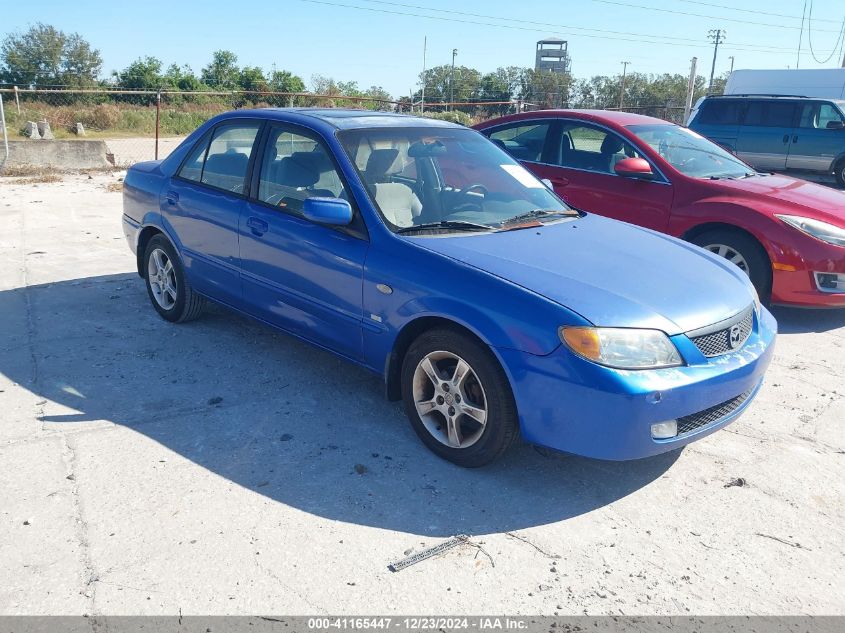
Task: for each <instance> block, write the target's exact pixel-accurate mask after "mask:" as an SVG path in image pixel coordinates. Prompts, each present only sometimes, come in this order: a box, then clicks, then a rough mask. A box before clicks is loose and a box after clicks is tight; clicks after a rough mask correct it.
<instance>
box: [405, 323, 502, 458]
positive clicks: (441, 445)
mask: <svg viewBox="0 0 845 633" xmlns="http://www.w3.org/2000/svg"><path fill="white" fill-rule="evenodd" d="M402 398H403V400H404V402H405V412H406V413H407V415H408V418H409V419H410V421H411V426H412V427H413V428H414V431H415V432H416V433H417V435H418V436H419V438H420V439H421V440H422V441H423V443H424V444H425V445H426V446H427V447H428V448H429V449H430V450H431V451H432V452H434V453H435V454H436V455H438V456H440V457H442V458H443V459H446V460H448V461H450V462H452V463H454V464H457V465H458V466H463V467H465V468H477V467H479V466H484V465H485V464H489V463H490V462H492V461H493V460H495V459H496V458H498V457H499V456H500V455H501V454H502V453H504V452H505V450H507V448H508V447H509V446H510V445H511V443H512V442H513V440H514V438H515V437H516V435H517V429H518V421H517V413H516V404H515V403H514V399H513V394H512V392H511V388H510V383H509V382H508V379H507V376H506V375H505V372H504V370H503V369H502V367H501V365H500V364H499V362H498V360H497V359H496V357H495V356H494V355H493V353H492V352H491V351H490V350H489V349H488V348H486V346H484V345H483V344H481V343H479V342H478V341H476V340H475V339H474V338H471V337H470V336H468V335H466V334H463V333H460V332H456V331H453V330H448V329H438V330H431V331H429V332H426V333H424V334H422V335H421V336H420V337H419V338H418V339H417V340H416V341H414V343H413V344H412V345H411V347H410V348H409V349H408V352H407V354H405V359H404V361H403V363H402Z"/></svg>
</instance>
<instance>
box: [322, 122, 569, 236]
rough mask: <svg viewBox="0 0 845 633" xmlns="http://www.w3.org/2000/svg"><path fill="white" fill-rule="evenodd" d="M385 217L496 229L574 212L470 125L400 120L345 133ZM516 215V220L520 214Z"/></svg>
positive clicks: (404, 222) (405, 228) (407, 223)
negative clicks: (416, 123)
mask: <svg viewBox="0 0 845 633" xmlns="http://www.w3.org/2000/svg"><path fill="white" fill-rule="evenodd" d="M338 138H339V139H340V141H341V143H342V144H343V147H344V149H345V150H346V153H347V154H348V155H349V158H350V160H352V162H353V163H354V164H355V166H356V168H357V170H358V173H359V174H360V176H361V180H362V181H363V183H364V185H365V186H366V188H367V191H368V192H369V194H370V198H371V199H372V201H373V203H374V205H375V206H376V208H377V209H378V211H379V212H380V213H381V216H382V219H383V220H384V222H385V224H386V225H387V226H388V227H389V228H390V229H391V230H392V231H394V232H402V233H408V232H413V231H414V228H413V227H423V225H424V227H425V228H426V229H432V230H437V231H438V232H443V231H461V230H490V229H499V228H503V227H505V226H508V225H509V223H513V222H514V221H522V220H527V219H528V218H531V220H532V221H535V222H536V221H551V220H555V219H559V218H560V216H561V215H564V216H565V215H571V214H572V213H573V212H572V211H571V210H570V209H569V208H568V207H567V206H566V205H565V204H564V203H563V202H561V200H560V199H559V198H558V197H557V196H556V195H554V193H552V192H551V191H549V189H547V188H546V186H545V185H543V183H542V182H540V181H539V180H538V179H537V178H536V177H535V176H533V175H532V174H531V173H530V172H528V171H527V170H526V169H525V168H524V167H522V166H521V165H520V164H519V163H517V162H516V161H515V160H514V159H513V158H511V157H510V156H509V155H508V154H506V153H505V152H504V151H502V150H501V149H500V148H499V147H497V146H496V145H495V144H493V143H492V142H490V141H489V140H487V139H486V138H485V137H484V136H482V135H481V134H479V133H478V132H475V131H473V130H468V129H460V128H445V127H433V126H432V127H419V128H410V127H397V128H373V129H357V130H346V131H343V132H340V133H339V135H338ZM515 219H516V220H515Z"/></svg>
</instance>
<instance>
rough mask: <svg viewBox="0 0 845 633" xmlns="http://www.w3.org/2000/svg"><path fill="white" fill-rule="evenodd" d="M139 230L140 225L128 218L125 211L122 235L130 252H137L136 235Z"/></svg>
mask: <svg viewBox="0 0 845 633" xmlns="http://www.w3.org/2000/svg"><path fill="white" fill-rule="evenodd" d="M140 232H141V225H140V224H139V223H138V222H136V221H135V220H133V219H132V218H130V217H129V216H128V215H126V214H125V213H124V214H123V237H125V238H126V242H127V244H129V248H130V249H131V250H132V252H133V253H134V254H135V255H137V254H138V235H139V234H140Z"/></svg>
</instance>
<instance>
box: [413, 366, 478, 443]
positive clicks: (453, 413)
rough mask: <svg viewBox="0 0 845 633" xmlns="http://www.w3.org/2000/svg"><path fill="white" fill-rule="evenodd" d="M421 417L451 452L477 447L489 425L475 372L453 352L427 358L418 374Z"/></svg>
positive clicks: (415, 383)
mask: <svg viewBox="0 0 845 633" xmlns="http://www.w3.org/2000/svg"><path fill="white" fill-rule="evenodd" d="M413 397H414V405H415V406H416V409H417V414H418V415H419V416H420V419H421V420H422V423H423V425H424V426H425V428H426V430H427V431H428V432H429V433H430V434H431V436H432V437H434V438H435V439H436V440H437V441H439V442H440V443H442V444H445V445H446V446H449V447H451V448H468V447H470V446H472V445H473V444H475V443H476V442H477V441H478V440H479V438H481V435H482V434H483V433H484V429H485V427H486V424H487V397H486V395H485V393H484V387H482V385H481V381H480V380H479V379H478V376H477V375H476V373H475V371H473V369H472V367H470V365H469V363H467V362H466V361H465V360H464V359H463V358H461V357H460V356H458V355H457V354H454V353H452V352H445V351H436V352H431V353H429V354H427V355H426V356H425V357H423V358H422V359H421V360H420V362H419V363H418V364H417V367H416V369H415V370H414V381H413Z"/></svg>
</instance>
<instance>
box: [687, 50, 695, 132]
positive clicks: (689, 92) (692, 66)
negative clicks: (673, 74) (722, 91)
mask: <svg viewBox="0 0 845 633" xmlns="http://www.w3.org/2000/svg"><path fill="white" fill-rule="evenodd" d="M696 64H698V57H693V58H692V60H690V69H689V83H687V102H686V104H684V125H686V123H687V121H689V113H690V111H691V110H692V99H693V96H694V95H695V66H696Z"/></svg>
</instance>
